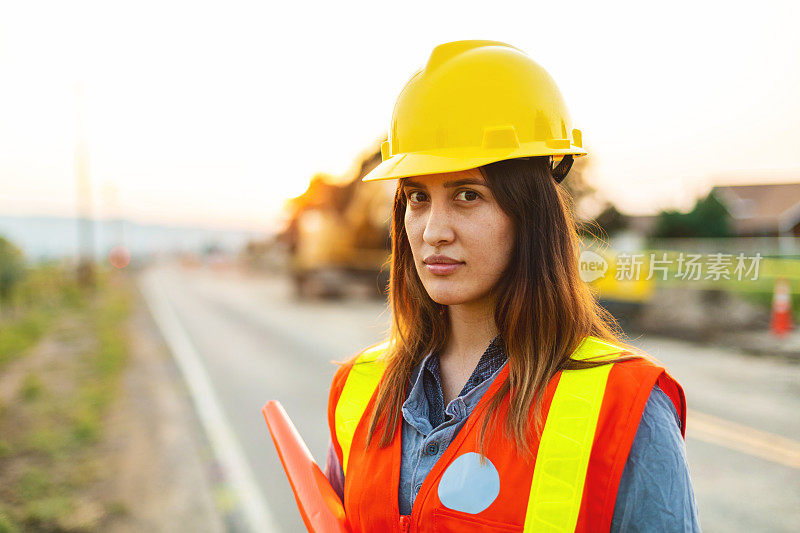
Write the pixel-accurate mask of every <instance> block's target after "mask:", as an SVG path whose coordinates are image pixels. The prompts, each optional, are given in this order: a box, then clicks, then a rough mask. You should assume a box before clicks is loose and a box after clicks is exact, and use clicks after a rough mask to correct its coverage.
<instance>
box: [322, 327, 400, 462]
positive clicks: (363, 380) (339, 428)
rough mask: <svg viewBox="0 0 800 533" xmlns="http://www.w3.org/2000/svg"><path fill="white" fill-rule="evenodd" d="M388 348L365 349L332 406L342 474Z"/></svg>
mask: <svg viewBox="0 0 800 533" xmlns="http://www.w3.org/2000/svg"><path fill="white" fill-rule="evenodd" d="M388 346H389V343H388V342H384V343H383V344H379V345H377V346H374V347H372V348H369V349H367V350H365V351H364V353H362V354H361V355H360V356H359V357H358V359H357V360H356V361H355V363H353V367H352V368H351V369H350V373H349V374H348V375H347V381H345V383H344V387H342V394H341V395H340V396H339V401H338V402H337V404H336V412H335V413H334V422H335V424H336V439H337V440H338V441H339V446H341V447H342V458H343V461H342V471H343V472H347V460H348V458H349V457H350V445H351V444H352V443H353V435H355V432H356V427H357V426H358V421H359V420H361V416H362V415H363V414H364V411H365V410H366V409H367V404H368V403H369V399H370V398H372V394H373V393H374V392H375V389H376V388H377V387H378V383H379V382H380V380H381V376H382V375H383V371H384V370H385V364H384V361H383V360H381V359H379V357H380V355H381V354H383V352H384V351H385V350H386V348H387V347H388Z"/></svg>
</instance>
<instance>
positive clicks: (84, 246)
mask: <svg viewBox="0 0 800 533" xmlns="http://www.w3.org/2000/svg"><path fill="white" fill-rule="evenodd" d="M85 116H86V114H85V110H84V101H83V86H82V85H80V84H79V85H78V86H77V88H76V126H77V127H76V133H77V135H76V145H75V180H76V187H77V189H76V190H77V206H78V217H77V223H78V270H77V272H76V274H77V277H78V283H79V284H80V286H82V287H85V288H94V286H95V281H96V280H95V271H94V221H93V220H92V190H91V184H90V183H89V148H88V145H87V142H86V130H85V127H84V121H85Z"/></svg>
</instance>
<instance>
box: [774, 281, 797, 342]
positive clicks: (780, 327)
mask: <svg viewBox="0 0 800 533" xmlns="http://www.w3.org/2000/svg"><path fill="white" fill-rule="evenodd" d="M769 328H770V331H772V333H773V335H777V336H779V337H782V336H784V335H786V334H787V333H789V332H790V331H791V330H792V297H791V295H790V294H789V280H787V279H786V278H778V279H777V280H776V281H775V294H774V296H773V298H772V320H771V322H770V326H769Z"/></svg>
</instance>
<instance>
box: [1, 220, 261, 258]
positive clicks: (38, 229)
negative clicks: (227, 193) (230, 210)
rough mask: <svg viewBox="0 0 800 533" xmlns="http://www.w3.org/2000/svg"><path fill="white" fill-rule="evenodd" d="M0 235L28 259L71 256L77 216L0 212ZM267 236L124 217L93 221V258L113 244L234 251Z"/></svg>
mask: <svg viewBox="0 0 800 533" xmlns="http://www.w3.org/2000/svg"><path fill="white" fill-rule="evenodd" d="M0 235H3V236H5V237H6V238H8V239H9V240H11V241H12V242H13V243H14V244H16V245H17V246H19V247H20V248H21V249H22V250H23V251H24V252H25V255H26V257H27V258H28V259H31V260H39V259H59V258H62V257H69V256H72V257H74V256H75V255H76V254H77V252H78V220H77V219H76V218H73V217H55V216H3V215H0ZM267 236H269V233H268V232H267V231H264V232H257V231H245V230H240V231H236V230H221V229H213V228H203V227H188V226H166V225H157V224H140V223H138V222H131V221H130V220H126V219H108V220H97V221H95V222H94V237H95V238H94V240H95V255H96V256H97V259H102V258H105V257H107V255H108V252H109V251H110V250H111V248H113V247H114V246H116V245H117V244H124V245H125V246H127V247H128V249H129V250H130V252H131V255H132V256H133V257H140V258H144V257H147V256H150V255H153V254H160V253H169V252H196V253H201V252H203V251H205V250H208V249H210V248H215V249H218V250H221V251H225V252H238V251H239V249H240V248H241V247H242V246H243V245H244V244H245V242H247V241H248V240H250V239H263V238H265V237H267Z"/></svg>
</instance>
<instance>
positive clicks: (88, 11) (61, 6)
mask: <svg viewBox="0 0 800 533" xmlns="http://www.w3.org/2000/svg"><path fill="white" fill-rule="evenodd" d="M559 6H563V7H559ZM567 6H568V7H567ZM653 6H654V3H652V2H596V1H594V2H578V1H575V2H569V3H557V2H548V3H543V2H519V3H515V2H503V1H494V2H486V1H484V2H466V1H459V2H413V1H405V2H390V3H378V2H363V3H353V2H324V3H323V2H318V3H316V2H315V3H309V2H300V1H295V2H283V3H274V2H264V1H261V2H239V1H230V0H228V1H225V2H171V1H166V0H159V1H157V2H150V1H141V0H140V1H137V2H124V3H123V2H113V1H102V2H81V1H76V2H37V1H26V2H3V3H0V214H62V215H73V214H74V213H75V210H76V207H75V205H76V187H75V163H74V157H75V146H76V137H77V136H78V132H79V131H81V130H82V131H83V132H84V133H83V134H82V135H83V137H84V138H85V140H86V142H87V145H88V152H89V160H90V179H91V183H92V187H93V204H94V210H95V214H97V215H99V216H110V215H119V216H124V217H128V218H131V219H135V220H139V221H150V222H167V223H200V224H204V225H211V226H219V227H231V228H233V227H237V228H248V229H257V228H266V227H272V226H274V220H275V218H276V216H277V215H278V213H279V211H280V209H281V206H282V204H283V202H284V201H285V199H286V198H288V197H291V196H295V195H298V194H300V193H302V192H303V190H305V187H306V185H307V184H308V180H309V179H310V177H311V176H312V175H313V174H314V173H317V172H325V173H329V174H333V175H342V174H345V173H346V172H348V170H349V169H350V168H351V165H352V164H353V160H354V158H355V157H356V156H357V155H358V154H359V153H360V152H363V151H364V150H365V149H369V148H371V147H376V146H377V142H378V140H379V139H380V137H381V136H382V135H384V134H385V131H386V129H387V127H388V124H389V119H390V117H391V111H392V106H393V105H394V101H395V98H396V97H397V94H398V93H399V91H400V90H401V89H402V87H403V85H404V84H405V82H406V80H407V79H408V77H409V76H410V75H411V74H413V73H414V72H415V71H416V70H417V69H418V68H420V67H421V66H423V65H424V63H425V62H426V60H427V57H428V54H429V53H430V51H431V49H432V48H433V47H434V46H435V45H437V44H440V43H443V42H447V41H452V40H459V39H476V38H477V39H494V40H499V41H504V42H507V43H510V44H512V45H514V46H516V47H518V48H521V49H522V50H524V51H526V52H527V53H528V54H529V55H530V56H531V57H532V58H533V59H534V60H535V61H537V62H538V63H540V64H541V65H542V66H544V67H545V68H546V69H547V70H548V71H549V72H550V74H551V75H552V76H553V78H554V79H555V80H556V82H557V83H558V85H559V87H560V88H561V91H562V93H563V95H564V98H565V100H566V102H567V104H568V106H569V108H570V112H571V115H572V120H573V125H574V127H577V128H579V129H581V130H582V131H583V139H584V146H585V147H586V148H587V149H588V150H589V151H590V154H591V155H590V157H591V160H590V167H589V171H588V176H587V177H588V179H589V180H590V181H591V182H592V183H593V184H594V185H595V186H596V187H597V188H598V189H600V190H601V192H602V194H603V195H604V196H605V197H606V198H608V199H611V200H612V201H614V202H615V203H616V204H617V205H618V206H619V207H620V208H621V209H623V210H624V211H627V212H631V213H651V212H655V211H656V210H658V209H661V208H666V207H681V208H684V207H688V206H689V205H690V203H691V202H692V201H693V199H694V198H695V197H696V196H697V195H699V194H702V193H704V192H706V191H707V190H708V189H709V187H710V186H711V185H712V183H718V182H726V183H730V182H736V183H753V182H767V181H773V182H774V181H800V31H798V20H800V7H798V6H800V4H798V3H797V2H790V1H787V2H773V1H762V2H730V1H728V2H703V1H694V2H682V1H674V2H668V3H663V4H661V7H653ZM78 87H81V88H82V89H78ZM79 93H82V94H83V97H82V102H83V103H82V104H80V103H79V102H80V101H81V99H80V98H79V97H78V96H77V95H78V94H79ZM81 107H82V108H83V111H81Z"/></svg>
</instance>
